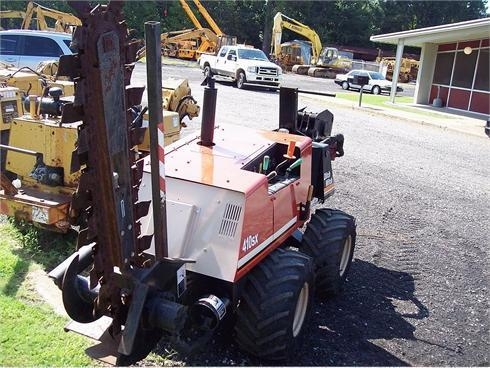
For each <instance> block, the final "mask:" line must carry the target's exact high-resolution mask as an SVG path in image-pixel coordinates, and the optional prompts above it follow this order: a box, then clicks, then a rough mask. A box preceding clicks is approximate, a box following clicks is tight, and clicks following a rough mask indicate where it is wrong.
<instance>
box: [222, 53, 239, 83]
mask: <svg viewBox="0 0 490 368" xmlns="http://www.w3.org/2000/svg"><path fill="white" fill-rule="evenodd" d="M236 60H237V54H236V50H235V49H230V51H228V55H226V59H225V60H224V62H223V70H224V74H225V75H227V76H228V77H232V78H233V77H235V71H236V69H237V66H236V64H237V62H236Z"/></svg>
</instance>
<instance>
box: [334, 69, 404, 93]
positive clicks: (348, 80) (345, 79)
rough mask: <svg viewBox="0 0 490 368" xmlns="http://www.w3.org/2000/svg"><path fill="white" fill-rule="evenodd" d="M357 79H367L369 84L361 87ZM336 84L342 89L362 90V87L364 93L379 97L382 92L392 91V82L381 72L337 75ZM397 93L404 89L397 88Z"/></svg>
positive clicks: (352, 71)
mask: <svg viewBox="0 0 490 368" xmlns="http://www.w3.org/2000/svg"><path fill="white" fill-rule="evenodd" d="M356 77H365V78H366V80H367V83H366V84H364V85H362V86H361V85H360V84H359V83H358V82H356V80H357V78H356ZM334 82H335V83H336V84H338V85H339V86H341V87H342V89H345V90H348V89H357V90H360V89H361V87H362V89H363V91H369V92H371V93H372V94H375V95H379V94H380V93H381V92H388V93H389V92H390V91H391V84H392V83H391V81H389V80H387V79H386V78H385V77H384V76H383V74H381V73H379V72H373V71H369V70H357V69H356V70H351V71H350V72H349V73H347V74H337V76H336V77H335V80H334ZM396 91H397V92H402V91H403V88H401V87H399V86H397V87H396Z"/></svg>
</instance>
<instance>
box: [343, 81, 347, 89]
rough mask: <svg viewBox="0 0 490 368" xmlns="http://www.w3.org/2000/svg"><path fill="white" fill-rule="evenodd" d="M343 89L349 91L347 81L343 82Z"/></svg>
mask: <svg viewBox="0 0 490 368" xmlns="http://www.w3.org/2000/svg"><path fill="white" fill-rule="evenodd" d="M342 89H345V90H348V89H349V83H348V82H347V81H343V82H342Z"/></svg>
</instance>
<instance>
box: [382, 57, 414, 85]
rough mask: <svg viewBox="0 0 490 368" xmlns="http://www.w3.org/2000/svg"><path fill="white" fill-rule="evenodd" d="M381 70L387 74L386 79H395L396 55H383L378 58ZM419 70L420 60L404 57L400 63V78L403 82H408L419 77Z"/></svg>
mask: <svg viewBox="0 0 490 368" xmlns="http://www.w3.org/2000/svg"><path fill="white" fill-rule="evenodd" d="M378 62H379V64H380V70H381V72H382V74H384V75H385V76H386V79H388V80H392V79H393V71H394V70H395V62H396V59H395V58H394V57H383V58H380V59H378ZM418 71H419V62H418V60H415V59H409V58H402V59H401V63H400V72H399V73H398V80H399V81H400V82H402V83H408V82H411V81H414V80H416V79H417V74H418Z"/></svg>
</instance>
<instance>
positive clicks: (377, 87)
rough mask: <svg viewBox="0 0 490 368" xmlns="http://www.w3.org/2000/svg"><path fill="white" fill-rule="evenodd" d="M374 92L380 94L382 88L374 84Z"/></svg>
mask: <svg viewBox="0 0 490 368" xmlns="http://www.w3.org/2000/svg"><path fill="white" fill-rule="evenodd" d="M372 92H373V95H379V94H380V93H381V88H379V86H374V87H373V89H372Z"/></svg>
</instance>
